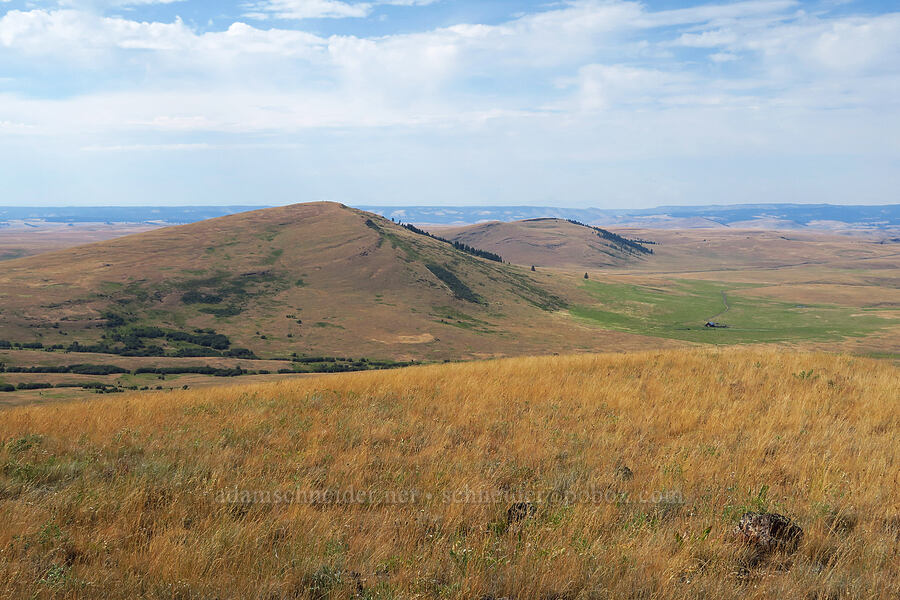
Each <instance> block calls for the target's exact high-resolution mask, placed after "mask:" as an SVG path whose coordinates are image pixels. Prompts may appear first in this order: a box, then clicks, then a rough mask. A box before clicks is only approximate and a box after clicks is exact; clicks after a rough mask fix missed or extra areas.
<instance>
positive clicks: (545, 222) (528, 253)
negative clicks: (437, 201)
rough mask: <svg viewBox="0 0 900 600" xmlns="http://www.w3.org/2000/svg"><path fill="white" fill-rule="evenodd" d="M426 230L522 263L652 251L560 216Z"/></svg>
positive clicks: (590, 260)
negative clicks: (556, 217) (558, 217)
mask: <svg viewBox="0 0 900 600" xmlns="http://www.w3.org/2000/svg"><path fill="white" fill-rule="evenodd" d="M431 230H432V231H433V232H434V233H436V234H437V235H440V236H442V237H444V238H447V239H449V240H451V241H454V242H460V243H463V244H467V245H469V246H473V247H476V248H481V249H483V250H487V251H489V252H494V253H497V254H499V255H500V256H502V257H503V258H504V260H508V261H510V262H512V263H514V264H518V265H526V266H528V265H535V266H540V267H561V268H579V269H581V268H588V269H596V268H605V267H612V266H622V265H625V264H629V263H633V262H636V261H638V260H640V259H641V258H645V257H647V256H649V255H650V254H652V250H651V246H647V245H642V244H638V243H635V242H633V241H631V240H628V239H626V238H623V237H620V236H618V235H616V234H614V233H612V232H610V231H607V230H605V229H600V228H596V227H589V226H587V225H582V224H580V223H577V222H574V221H569V220H565V219H528V220H525V221H513V222H501V221H495V222H491V223H482V224H480V225H471V226H468V227H455V228H436V227H435V228H432V229H431Z"/></svg>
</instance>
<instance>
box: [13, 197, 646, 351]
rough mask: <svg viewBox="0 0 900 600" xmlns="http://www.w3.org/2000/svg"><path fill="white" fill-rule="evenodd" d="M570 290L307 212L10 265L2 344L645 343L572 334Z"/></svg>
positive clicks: (363, 224) (321, 347) (295, 347)
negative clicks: (567, 310)
mask: <svg viewBox="0 0 900 600" xmlns="http://www.w3.org/2000/svg"><path fill="white" fill-rule="evenodd" d="M558 285H559V282H558V281H557V280H555V279H554V280H551V279H548V278H546V277H544V278H540V277H538V276H536V275H534V274H531V273H529V272H527V270H525V269H520V268H516V267H511V266H509V265H505V264H500V263H496V262H491V261H487V260H483V259H481V258H477V257H474V256H471V255H470V254H467V253H464V252H461V251H458V250H456V249H454V248H453V247H452V245H449V244H447V243H444V242H441V241H439V240H435V239H432V238H430V237H428V236H425V235H420V234H417V233H415V232H412V231H409V230H407V229H405V228H403V227H401V226H399V225H396V224H394V223H392V222H391V221H389V220H386V219H383V218H381V217H378V216H375V215H372V214H369V213H364V212H362V211H358V210H354V209H350V208H347V207H345V206H343V205H339V204H334V203H312V204H298V205H293V206H287V207H283V208H270V209H264V210H258V211H253V212H248V213H242V214H238V215H232V216H226V217H221V218H217V219H211V220H208V221H203V222H200V223H194V224H190V225H184V226H178V227H170V228H165V229H159V230H155V231H151V232H148V233H143V234H139V235H132V236H127V237H124V238H120V239H116V240H112V241H108V242H102V243H96V244H91V245H87V246H82V247H78V248H73V249H69V250H65V251H60V252H52V253H47V254H43V255H39V256H35V257H29V258H24V259H18V260H13V261H6V262H3V263H2V264H0V340H11V341H18V342H29V343H41V344H43V345H44V346H50V345H59V346H65V347H69V346H71V345H72V343H73V342H78V343H79V344H82V345H95V346H98V347H97V348H95V350H99V351H103V349H104V348H105V347H106V348H113V349H114V350H115V351H117V352H118V351H122V349H123V348H124V349H125V351H128V352H131V351H133V352H137V353H141V352H147V351H149V352H160V351H162V352H164V353H166V354H168V355H171V354H172V353H175V352H180V353H181V354H183V355H184V354H186V355H190V354H191V353H196V352H203V351H204V350H203V348H207V349H208V348H209V347H212V348H214V349H218V350H220V351H222V352H230V351H232V350H233V349H234V348H235V347H238V348H247V349H249V350H251V351H252V352H254V353H256V354H257V355H260V356H263V355H266V356H288V355H290V354H292V353H298V354H301V355H303V354H310V353H312V354H315V355H322V354H324V355H338V356H355V357H360V356H365V357H379V358H384V357H391V358H398V359H402V358H415V359H443V358H464V357H472V356H489V355H495V354H521V353H526V352H537V351H547V350H563V349H573V348H598V347H600V348H602V347H604V346H607V347H609V345H610V344H615V347H634V345H635V344H637V343H638V342H639V341H640V339H641V338H638V337H637V336H633V337H632V336H628V335H627V334H607V337H605V338H604V337H602V336H601V337H600V338H597V337H596V332H594V331H592V330H591V329H589V328H586V327H583V326H579V325H576V324H574V323H572V322H570V321H565V322H566V326H565V327H564V328H561V327H560V323H561V322H563V321H564V319H562V318H561V317H559V316H558V315H557V314H556V311H557V310H559V309H560V308H563V307H564V306H565V304H566V302H565V300H564V299H563V297H562V292H563V291H564V290H561V289H560V288H558V287H554V286H558ZM154 328H156V329H154ZM198 330H200V331H198ZM215 334H221V335H224V336H227V338H228V340H227V342H223V341H222V340H221V338H216V337H210V336H214V335H215ZM198 336H201V337H198ZM82 349H83V348H82ZM148 349H149V350H148ZM160 349H161V350H160ZM238 355H240V354H238Z"/></svg>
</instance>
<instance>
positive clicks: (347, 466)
mask: <svg viewBox="0 0 900 600" xmlns="http://www.w3.org/2000/svg"><path fill="white" fill-rule="evenodd" d="M898 375H900V374H898V368H897V367H896V366H894V365H893V364H891V363H889V362H879V361H875V360H870V359H862V358H854V357H848V356H836V355H827V354H807V353H788V352H779V351H772V350H764V349H762V350H761V349H740V350H735V349H701V350H697V349H692V350H676V351H661V352H652V353H651V352H647V353H635V354H616V355H612V354H610V355H582V356H565V357H542V358H519V359H509V360H502V361H492V362H482V363H471V364H448V365H440V366H429V367H416V368H409V369H404V370H400V371H391V372H368V373H355V374H347V375H336V376H327V377H319V378H312V379H307V380H294V381H289V382H283V383H274V384H263V385H255V386H248V387H230V388H227V389H215V388H208V389H201V390H190V391H184V392H182V391H174V392H167V393H159V394H150V395H146V394H145V395H140V396H138V395H133V396H126V397H116V398H113V399H100V400H95V401H91V402H82V403H70V404H55V405H50V406H35V407H24V408H15V409H10V410H7V411H4V412H3V413H2V419H0V441H2V446H0V523H3V527H2V528H0V596H2V597H16V598H18V597H58V598H75V597H107V598H132V597H138V596H143V597H152V598H267V599H268V598H294V597H299V598H303V597H310V598H350V597H364V598H436V597H446V598H500V597H508V598H518V599H541V598H547V599H550V598H663V599H666V598H725V599H728V598H776V597H777V598H804V599H807V598H809V599H814V598H823V599H826V598H827V599H832V598H846V597H850V598H897V597H898V596H900V568H898V567H900V550H898V547H900V481H898V473H900V406H898V399H900V376H898ZM622 466H627V467H629V468H630V469H631V471H632V473H633V477H632V478H630V479H629V478H627V477H622V476H621V475H622V470H621V469H619V467H622ZM281 494H283V496H282V497H279V495H281ZM351 494H352V497H350V495H351ZM292 495H293V497H291V496H292ZM278 500H281V502H278ZM520 500H528V501H532V502H534V503H535V506H536V507H537V510H536V513H535V514H534V515H533V516H531V517H528V518H525V519H524V520H522V521H519V522H513V523H511V524H510V523H509V522H508V518H507V509H508V508H509V507H510V506H511V504H512V503H513V502H514V501H520ZM748 510H773V511H776V512H780V513H782V514H785V515H787V516H789V517H791V518H792V519H794V520H795V521H796V522H797V523H798V524H799V525H800V526H801V527H802V528H803V529H804V530H805V536H804V538H803V541H802V544H801V546H800V548H799V550H798V551H797V552H796V553H795V554H793V555H782V554H776V555H773V556H770V557H767V558H766V559H764V560H761V561H757V560H754V559H753V557H752V553H751V552H750V551H749V550H748V549H747V548H745V547H742V546H741V545H739V544H738V543H737V542H736V541H734V540H733V539H732V538H731V536H730V535H729V532H730V530H731V529H732V527H733V526H734V524H735V523H736V521H737V519H738V517H739V516H740V515H741V514H742V513H743V512H744V511H748Z"/></svg>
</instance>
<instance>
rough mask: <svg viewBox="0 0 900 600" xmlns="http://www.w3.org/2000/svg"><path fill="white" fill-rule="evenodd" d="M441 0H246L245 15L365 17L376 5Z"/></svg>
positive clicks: (307, 17)
mask: <svg viewBox="0 0 900 600" xmlns="http://www.w3.org/2000/svg"><path fill="white" fill-rule="evenodd" d="M439 1H440V0H371V1H368V2H345V1H344V0H255V1H252V2H249V3H247V5H246V9H247V11H246V13H245V14H244V16H245V17H248V18H252V19H255V20H265V19H268V18H276V19H287V20H298V21H299V20H304V19H342V18H362V17H368V16H369V15H370V14H372V11H373V10H374V9H375V7H376V6H379V5H390V6H427V5H429V4H434V3H435V2H439Z"/></svg>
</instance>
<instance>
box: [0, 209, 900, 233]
mask: <svg viewBox="0 0 900 600" xmlns="http://www.w3.org/2000/svg"><path fill="white" fill-rule="evenodd" d="M260 208H269V207H266V206H156V207H154V206H132V207H128V206H101V207H96V206H94V207H0V227H2V226H8V225H10V224H17V225H26V226H31V227H34V226H40V225H41V223H42V222H43V223H55V224H59V223H107V222H109V223H151V224H162V225H180V224H187V223H196V222H198V221H203V220H207V219H212V218H216V217H222V216H227V215H232V214H236V213H241V212H245V211H250V210H258V209H260ZM356 208H358V209H360V210H365V211H368V212H372V213H375V214H378V215H381V216H383V217H385V218H388V219H391V218H393V219H396V220H398V221H402V222H404V223H414V224H419V225H421V224H427V225H474V224H477V223H486V222H489V221H506V222H509V221H524V220H528V219H538V218H554V219H567V220H575V221H579V222H582V223H586V224H588V225H600V226H620V227H645V228H646V227H651V228H663V229H666V228H671V229H674V228H717V227H734V228H739V229H743V228H750V229H813V230H822V231H840V230H853V229H857V230H860V229H861V230H869V231H879V230H892V229H898V228H900V204H886V205H860V206H849V205H833V204H735V205H708V206H660V207H657V208H645V209H600V208H564V207H549V206H366V205H356Z"/></svg>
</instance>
